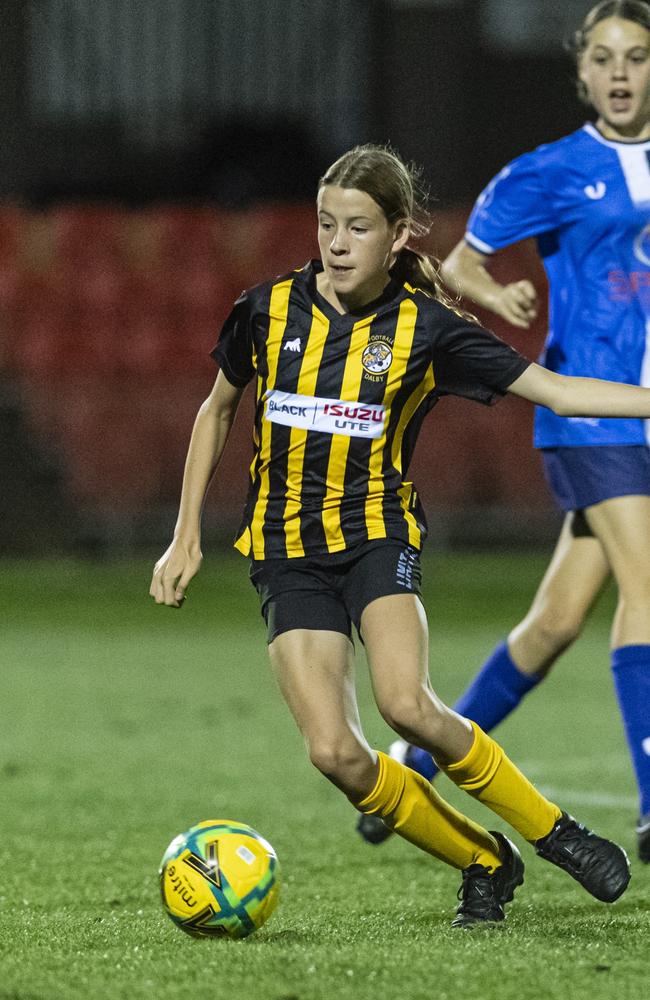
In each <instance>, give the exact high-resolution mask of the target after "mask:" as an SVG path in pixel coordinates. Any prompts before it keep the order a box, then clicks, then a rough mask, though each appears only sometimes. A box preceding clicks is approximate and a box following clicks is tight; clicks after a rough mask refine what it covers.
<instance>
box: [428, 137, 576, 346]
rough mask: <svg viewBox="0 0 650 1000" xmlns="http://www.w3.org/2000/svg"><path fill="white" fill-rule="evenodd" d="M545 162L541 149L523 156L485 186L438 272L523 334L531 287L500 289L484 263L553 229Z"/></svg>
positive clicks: (533, 299) (533, 301)
mask: <svg viewBox="0 0 650 1000" xmlns="http://www.w3.org/2000/svg"><path fill="white" fill-rule="evenodd" d="M547 156H548V147H546V146H542V147H540V148H539V149H538V150H535V151H534V152H532V153H525V154H524V155H523V156H520V157H518V159H516V160H513V162H512V163H509V164H508V165H507V166H506V167H504V168H503V170H502V171H501V172H500V173H499V174H497V176H496V177H495V178H493V180H491V181H490V183H489V184H488V185H487V187H486V188H485V190H484V191H482V192H481V194H480V195H479V197H478V198H477V200H476V204H475V205H474V208H473V210H472V213H471V215H470V218H469V221H468V224H467V231H466V233H465V237H464V238H463V239H462V240H461V241H460V243H458V245H457V246H456V247H455V248H454V249H453V250H452V252H451V253H450V254H449V256H448V257H447V259H446V260H445V261H444V262H443V264H442V269H441V273H442V277H443V278H444V280H445V281H446V282H447V284H448V285H449V286H450V287H451V288H452V289H453V290H454V291H456V292H458V293H460V294H461V295H464V296H465V297H466V298H468V299H471V300H472V301H473V302H476V303H477V304H478V305H480V306H483V307H484V308H486V309H490V310H491V311H492V312H494V313H496V314H497V315H498V316H502V317H503V319H505V320H507V321H508V322H509V323H512V324H513V326H518V327H524V328H528V327H529V326H530V324H531V323H532V322H533V320H534V319H535V317H536V316H537V308H538V301H537V292H536V290H535V287H534V286H533V284H532V282H530V281H528V280H527V279H522V280H520V281H513V282H511V283H510V284H507V285H502V284H500V283H499V282H498V281H495V280H494V278H493V277H492V276H491V274H490V273H489V263H490V260H491V259H492V257H493V255H494V253H496V252H497V251H498V250H501V249H503V248H504V247H507V246H510V245H511V244H513V243H517V242H519V241H520V240H523V239H527V238H529V237H531V236H539V235H540V233H544V232H549V231H550V230H553V229H555V228H557V226H558V217H557V213H556V209H555V204H554V199H553V197H552V194H551V192H550V191H549V190H548V189H547V183H548V181H547V177H546V173H547V171H545V169H544V166H545V162H544V161H545V159H546V158H547Z"/></svg>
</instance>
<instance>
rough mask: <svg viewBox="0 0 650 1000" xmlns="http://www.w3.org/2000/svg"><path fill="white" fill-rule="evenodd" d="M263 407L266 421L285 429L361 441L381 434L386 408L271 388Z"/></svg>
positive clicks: (377, 404) (375, 404)
mask: <svg viewBox="0 0 650 1000" xmlns="http://www.w3.org/2000/svg"><path fill="white" fill-rule="evenodd" d="M265 404H266V406H265V416H266V419H267V420H270V421H271V423H273V424H283V425H284V426H285V427H297V428H299V429H300V430H304V431H321V433H323V434H345V435H346V436H347V437H363V438H378V437H381V435H382V434H383V432H384V423H385V421H386V407H385V406H383V405H382V404H381V403H355V402H350V401H349V400H347V401H346V400H344V399H326V398H324V397H322V396H301V395H299V394H298V393H295V392H281V391H280V390H279V389H271V390H270V392H267V394H266V397H265Z"/></svg>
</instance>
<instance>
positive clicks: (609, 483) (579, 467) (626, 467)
mask: <svg viewBox="0 0 650 1000" xmlns="http://www.w3.org/2000/svg"><path fill="white" fill-rule="evenodd" d="M542 458H543V460H544V472H545V474H546V479H547V482H548V485H549V486H550V489H551V493H552V494H553V496H554V497H555V500H556V502H557V504H558V506H559V507H560V508H561V509H562V510H566V511H569V510H584V509H585V507H592V506H593V505H594V504H596V503H602V501H603V500H611V499H612V497H624V496H650V448H648V447H646V445H642V444H625V445H618V444H617V445H597V446H595V447H589V446H585V447H582V446H578V447H575V448H543V449H542Z"/></svg>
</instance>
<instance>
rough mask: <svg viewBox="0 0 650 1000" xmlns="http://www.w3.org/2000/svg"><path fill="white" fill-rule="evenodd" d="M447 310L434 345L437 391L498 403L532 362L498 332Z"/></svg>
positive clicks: (434, 371) (487, 402)
mask: <svg viewBox="0 0 650 1000" xmlns="http://www.w3.org/2000/svg"><path fill="white" fill-rule="evenodd" d="M445 313H447V315H446V316H445V319H444V321H443V322H442V323H441V324H440V327H439V328H438V331H437V335H436V337H435V340H434V344H433V375H434V379H435V389H434V391H435V392H436V393H437V394H438V395H453V396H463V397H464V398H465V399H474V400H476V401H477V402H479V403H485V404H487V405H489V404H491V403H494V402H496V400H497V399H499V398H500V397H501V396H503V395H504V394H505V392H506V391H507V389H508V388H509V386H511V385H512V383H513V382H514V381H515V380H516V379H518V378H519V376H520V375H521V374H523V372H525V371H526V369H527V368H528V366H529V365H530V364H531V362H530V361H529V360H528V359H527V358H524V357H523V356H522V355H521V354H519V352H518V351H516V350H515V349H514V347H510V345H509V344H506V343H505V341H503V340H501V338H500V337H497V335H496V334H495V333H491V332H490V331H489V330H485V329H483V327H481V326H478V325H477V324H476V323H471V322H469V321H468V320H465V319H463V318H462V317H460V316H457V315H456V314H455V313H454V312H452V311H451V310H448V309H445Z"/></svg>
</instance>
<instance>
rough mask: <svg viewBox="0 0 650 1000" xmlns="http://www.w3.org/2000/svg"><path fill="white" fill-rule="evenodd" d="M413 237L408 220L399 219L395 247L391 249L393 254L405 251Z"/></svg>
mask: <svg viewBox="0 0 650 1000" xmlns="http://www.w3.org/2000/svg"><path fill="white" fill-rule="evenodd" d="M410 235H411V229H410V227H409V224H408V220H407V219H399V220H398V221H397V222H396V223H395V229H394V239H393V245H392V247H391V252H392V253H394V254H398V253H399V252H400V250H403V249H404V247H405V246H406V244H407V243H408V239H409V236H410Z"/></svg>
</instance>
